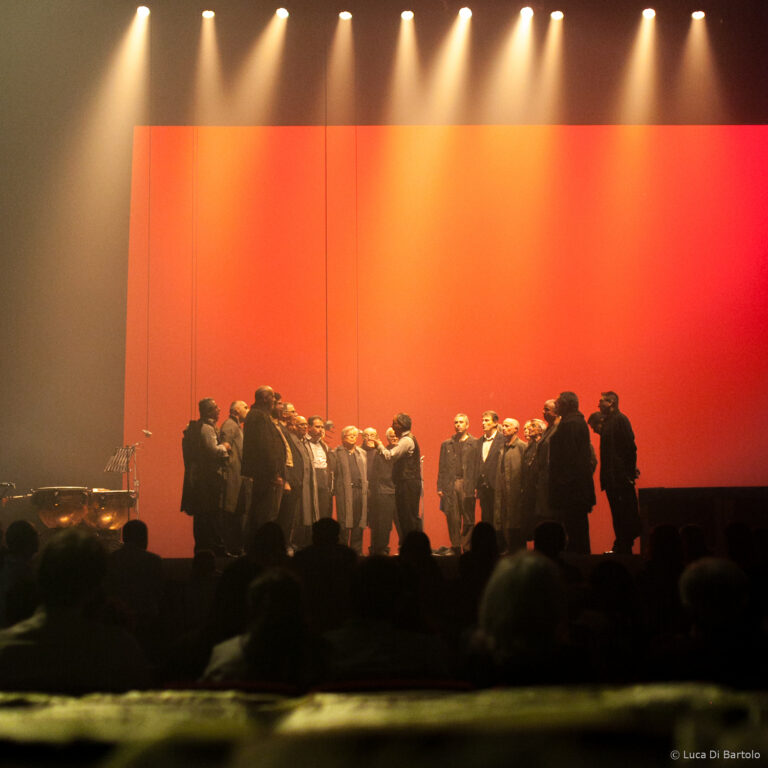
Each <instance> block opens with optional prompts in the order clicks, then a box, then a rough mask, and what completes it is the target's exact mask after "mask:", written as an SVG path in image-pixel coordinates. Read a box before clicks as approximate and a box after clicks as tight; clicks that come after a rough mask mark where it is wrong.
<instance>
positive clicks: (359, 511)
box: [341, 487, 363, 555]
mask: <svg viewBox="0 0 768 768" xmlns="http://www.w3.org/2000/svg"><path fill="white" fill-rule="evenodd" d="M347 511H349V510H347ZM362 518H363V489H362V488H355V487H353V488H352V520H351V521H350V519H349V517H347V519H346V520H345V521H344V522H345V523H346V524H349V523H350V522H351V523H352V525H351V526H350V527H346V525H345V526H344V527H343V528H342V529H341V543H342V544H346V545H347V546H348V547H349V548H350V549H352V550H354V551H355V552H357V554H358V555H362V554H363V529H362V528H361V527H360V521H361V520H362Z"/></svg>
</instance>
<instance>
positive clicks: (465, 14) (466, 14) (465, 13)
mask: <svg viewBox="0 0 768 768" xmlns="http://www.w3.org/2000/svg"><path fill="white" fill-rule="evenodd" d="M459 17H460V18H462V19H465V20H466V19H471V18H472V10H471V9H470V8H466V7H465V8H462V9H461V10H460V11H459Z"/></svg>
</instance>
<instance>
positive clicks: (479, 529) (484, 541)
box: [469, 522, 499, 560]
mask: <svg viewBox="0 0 768 768" xmlns="http://www.w3.org/2000/svg"><path fill="white" fill-rule="evenodd" d="M469 549H470V551H471V552H472V554H473V555H475V556H478V557H481V558H483V559H489V560H498V557H499V544H498V541H497V540H496V531H495V530H494V529H493V526H492V525H491V524H490V523H483V522H480V523H478V524H477V525H476V526H475V527H474V529H473V531H472V538H471V539H470V543H469Z"/></svg>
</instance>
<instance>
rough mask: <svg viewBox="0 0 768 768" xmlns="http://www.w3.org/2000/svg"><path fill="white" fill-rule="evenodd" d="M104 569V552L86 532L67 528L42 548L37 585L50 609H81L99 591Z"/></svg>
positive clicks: (105, 567) (105, 568)
mask: <svg viewBox="0 0 768 768" xmlns="http://www.w3.org/2000/svg"><path fill="white" fill-rule="evenodd" d="M106 572H107V554H106V552H105V550H104V547H103V546H102V545H101V542H100V541H99V540H98V538H97V537H96V536H95V535H94V534H92V533H90V532H89V531H83V530H81V529H79V528H68V529H66V530H63V531H61V532H59V533H56V534H55V535H54V536H52V537H51V539H50V540H49V541H48V543H47V544H46V545H45V547H44V548H43V552H42V555H41V557H40V566H39V568H38V585H39V588H40V596H41V598H42V602H43V604H44V605H45V606H46V608H49V609H63V608H75V609H78V608H82V607H83V606H84V605H85V604H86V603H87V602H88V601H89V600H90V599H91V598H93V597H94V596H95V595H96V594H97V593H98V591H99V589H100V587H101V584H102V581H103V580H104V576H105V575H106Z"/></svg>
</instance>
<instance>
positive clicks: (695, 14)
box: [691, 11, 704, 21]
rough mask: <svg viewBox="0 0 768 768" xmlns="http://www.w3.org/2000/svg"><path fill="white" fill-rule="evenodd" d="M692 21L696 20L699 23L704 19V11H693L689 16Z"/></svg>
mask: <svg viewBox="0 0 768 768" xmlns="http://www.w3.org/2000/svg"><path fill="white" fill-rule="evenodd" d="M691 18H692V19H696V21H699V20H700V19H703V18H704V11H694V12H693V13H692V14H691Z"/></svg>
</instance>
